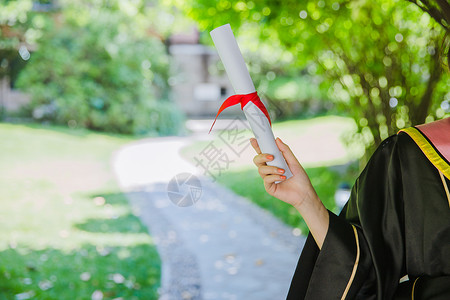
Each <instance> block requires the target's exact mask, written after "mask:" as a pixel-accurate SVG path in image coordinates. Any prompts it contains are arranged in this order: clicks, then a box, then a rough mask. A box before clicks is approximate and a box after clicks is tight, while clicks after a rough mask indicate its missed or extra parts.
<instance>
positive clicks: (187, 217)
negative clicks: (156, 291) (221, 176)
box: [113, 137, 304, 300]
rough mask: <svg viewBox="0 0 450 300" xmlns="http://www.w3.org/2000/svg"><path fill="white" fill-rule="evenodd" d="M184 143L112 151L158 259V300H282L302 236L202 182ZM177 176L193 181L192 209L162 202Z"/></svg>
mask: <svg viewBox="0 0 450 300" xmlns="http://www.w3.org/2000/svg"><path fill="white" fill-rule="evenodd" d="M191 138H192V137H191ZM191 138H155V139H148V140H142V141H140V142H137V143H133V144H130V145H128V146H126V147H124V148H122V149H120V151H118V153H117V154H116V156H115V159H114V162H113V164H114V169H115V172H116V174H117V177H118V180H119V183H120V185H121V188H122V189H123V190H124V191H125V192H127V194H128V197H129V200H130V202H131V204H132V206H133V210H134V212H135V213H136V214H137V215H138V216H140V218H141V220H142V221H143V223H144V224H145V225H147V226H148V228H149V231H150V232H151V235H152V237H153V239H154V241H155V243H156V245H157V248H158V251H159V253H160V256H161V260H162V265H163V267H162V283H161V284H162V286H161V291H160V294H161V297H160V299H161V300H166V299H170V300H172V299H173V300H178V299H205V300H206V299H215V300H216V299H217V300H219V299H237V300H240V299H245V300H252V299H258V300H263V299H270V300H273V299H284V298H285V297H286V293H287V290H288V288H289V284H290V279H291V276H292V274H293V272H294V269H295V266H296V262H297V259H298V255H299V253H300V251H301V247H302V245H303V243H304V238H303V237H297V236H294V234H293V231H292V229H291V228H288V227H287V226H285V225H283V224H281V223H280V222H279V221H278V220H276V219H275V218H274V217H272V216H271V215H269V214H268V213H267V212H265V211H263V210H262V209H260V208H258V207H257V206H255V205H253V204H252V203H250V202H249V200H247V199H245V198H243V197H240V196H237V195H235V194H234V193H232V192H231V191H229V190H228V189H226V188H224V187H222V186H220V185H218V184H217V183H213V182H212V181H211V180H210V179H208V178H205V177H202V176H201V174H199V170H197V169H196V168H195V167H194V166H193V165H191V164H190V163H188V162H186V161H185V160H183V159H182V158H181V157H180V155H179V153H178V152H179V150H180V149H181V148H182V147H183V146H184V145H186V144H187V143H189V139H191ZM179 173H190V174H194V175H195V176H197V177H198V178H199V179H200V182H201V196H200V199H199V201H198V202H196V203H195V204H194V205H193V206H189V207H179V206H176V205H175V204H173V203H172V202H171V201H170V200H169V197H168V192H167V188H168V183H169V181H170V180H171V179H172V178H173V177H174V176H175V175H177V174H179Z"/></svg>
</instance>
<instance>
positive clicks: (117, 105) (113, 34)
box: [17, 1, 183, 135]
mask: <svg viewBox="0 0 450 300" xmlns="http://www.w3.org/2000/svg"><path fill="white" fill-rule="evenodd" d="M136 3H137V4H135V5H132V4H130V5H127V3H122V2H120V1H117V2H115V1H113V2H110V3H109V5H106V4H102V3H89V2H83V1H80V2H76V3H69V4H65V3H64V2H63V3H62V5H63V7H62V8H61V11H60V12H59V14H58V15H55V21H54V24H53V26H50V28H49V29H48V30H46V31H45V32H44V33H43V35H42V37H41V38H40V39H39V42H38V48H37V50H36V52H34V53H32V55H31V58H30V61H29V63H28V65H27V66H26V68H25V69H24V70H23V71H22V72H21V74H20V77H19V79H18V82H17V86H18V87H19V88H21V89H23V90H25V91H27V92H28V93H30V95H31V96H32V104H31V106H30V107H29V108H28V113H29V114H30V115H32V116H33V117H34V118H35V119H38V120H49V121H54V122H55V123H58V124H69V126H80V127H86V128H90V129H95V130H102V131H109V132H118V133H133V134H148V133H150V134H152V135H171V134H177V133H178V131H179V129H180V128H181V127H182V121H183V117H182V114H181V112H180V111H179V110H178V109H177V108H176V107H175V106H174V105H173V104H172V103H171V102H170V101H169V100H168V99H169V87H168V85H167V78H168V63H169V58H168V55H167V53H166V49H165V46H164V44H163V43H162V41H161V40H160V39H158V38H156V37H154V36H151V35H149V34H148V32H147V30H148V27H147V26H149V24H147V23H142V20H143V18H144V16H143V15H139V9H140V8H141V6H142V3H140V2H136ZM139 4H140V5H141V6H140V5H139Z"/></svg>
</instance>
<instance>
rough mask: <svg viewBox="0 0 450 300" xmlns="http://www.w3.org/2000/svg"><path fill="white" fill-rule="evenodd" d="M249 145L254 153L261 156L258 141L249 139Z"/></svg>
mask: <svg viewBox="0 0 450 300" xmlns="http://www.w3.org/2000/svg"><path fill="white" fill-rule="evenodd" d="M250 144H251V145H252V147H253V149H255V151H256V153H258V154H261V149H260V148H259V145H258V141H257V140H256V139H255V138H251V139H250Z"/></svg>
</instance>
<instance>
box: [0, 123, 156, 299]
mask: <svg viewBox="0 0 450 300" xmlns="http://www.w3.org/2000/svg"><path fill="white" fill-rule="evenodd" d="M130 140H131V139H130V138H127V137H121V136H113V135H104V134H97V133H92V132H89V131H86V130H69V129H65V128H62V127H53V126H52V127H44V126H36V125H34V126H26V125H12V124H0V141H1V142H0V153H1V156H0V170H1V171H0V228H2V230H0V299H16V298H21V299H28V298H29V299H91V298H92V297H93V295H97V296H98V295H100V293H101V294H102V295H103V299H113V298H118V297H122V298H123V299H157V288H158V287H159V284H160V282H159V278H160V259H159V256H158V254H157V252H156V249H155V246H154V244H153V242H152V239H151V237H150V236H149V235H148V232H147V230H146V228H145V227H144V226H143V225H142V224H141V223H140V221H139V219H138V218H136V217H135V216H134V215H133V214H132V212H131V209H130V206H129V204H128V202H127V200H126V198H125V196H124V195H123V194H121V193H120V192H119V191H118V187H117V185H116V183H115V179H114V175H113V173H112V170H111V167H110V164H111V162H110V160H111V155H112V153H113V152H114V151H115V150H117V149H118V148H119V147H120V146H121V145H123V144H124V143H126V142H129V141H130ZM94 298H95V297H94Z"/></svg>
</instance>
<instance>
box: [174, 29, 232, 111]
mask: <svg viewBox="0 0 450 300" xmlns="http://www.w3.org/2000/svg"><path fill="white" fill-rule="evenodd" d="M199 39H200V34H199V32H198V30H197V29H196V28H192V29H191V30H189V31H187V32H183V33H178V34H173V35H172V36H171V37H170V38H169V40H168V43H169V53H170V54H171V56H172V58H173V59H172V61H173V63H172V70H171V74H172V76H171V78H170V80H169V84H170V85H171V87H172V91H173V95H174V100H175V102H176V103H177V105H178V106H179V107H180V108H181V109H182V110H183V111H184V112H185V113H186V115H187V116H188V117H194V118H198V117H200V118H201V117H212V116H215V115H216V113H217V110H218V109H219V107H220V105H221V104H222V102H223V101H224V100H225V99H226V98H227V97H229V96H231V95H233V94H234V91H233V87H232V86H231V83H230V81H229V80H228V77H227V75H226V73H225V71H224V70H223V67H222V65H221V63H220V58H219V56H218V54H217V52H216V50H215V49H213V48H211V47H208V46H205V45H202V44H200V42H199ZM239 109H240V108H239V107H238V106H236V107H231V108H229V109H227V110H225V111H224V112H223V114H224V115H228V116H230V115H235V114H238V113H239Z"/></svg>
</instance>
